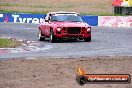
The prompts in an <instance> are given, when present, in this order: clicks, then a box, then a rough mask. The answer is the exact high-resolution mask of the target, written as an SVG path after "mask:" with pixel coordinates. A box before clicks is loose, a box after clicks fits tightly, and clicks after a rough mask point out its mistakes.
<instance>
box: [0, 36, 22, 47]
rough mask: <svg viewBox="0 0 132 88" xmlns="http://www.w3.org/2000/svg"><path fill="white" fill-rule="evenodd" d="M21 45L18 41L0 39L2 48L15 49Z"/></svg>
mask: <svg viewBox="0 0 132 88" xmlns="http://www.w3.org/2000/svg"><path fill="white" fill-rule="evenodd" d="M19 45H20V43H19V42H18V41H15V40H10V39H5V38H0V48H15V47H17V46H19Z"/></svg>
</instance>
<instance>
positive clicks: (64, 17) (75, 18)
mask: <svg viewBox="0 0 132 88" xmlns="http://www.w3.org/2000/svg"><path fill="white" fill-rule="evenodd" d="M51 21H60V22H82V19H81V17H80V16H79V15H77V14H54V15H52V16H51Z"/></svg>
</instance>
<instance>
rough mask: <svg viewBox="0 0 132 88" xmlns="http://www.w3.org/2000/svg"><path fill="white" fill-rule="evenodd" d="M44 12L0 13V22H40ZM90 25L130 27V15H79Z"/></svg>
mask: <svg viewBox="0 0 132 88" xmlns="http://www.w3.org/2000/svg"><path fill="white" fill-rule="evenodd" d="M45 16H46V14H24V13H0V22H15V23H35V24H38V23H40V22H41V21H42V20H43V19H44V17H45ZM81 17H82V19H83V21H84V22H86V23H88V24H89V25H91V26H110V27H132V16H89V15H86V16H81Z"/></svg>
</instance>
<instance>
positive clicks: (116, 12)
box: [113, 6, 118, 14]
mask: <svg viewBox="0 0 132 88" xmlns="http://www.w3.org/2000/svg"><path fill="white" fill-rule="evenodd" d="M113 13H114V14H118V7H115V6H114V7H113Z"/></svg>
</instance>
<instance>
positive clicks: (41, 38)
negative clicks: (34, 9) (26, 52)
mask: <svg viewBox="0 0 132 88" xmlns="http://www.w3.org/2000/svg"><path fill="white" fill-rule="evenodd" d="M38 38H39V40H40V41H44V40H45V37H44V36H42V32H41V30H39V33H38Z"/></svg>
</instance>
